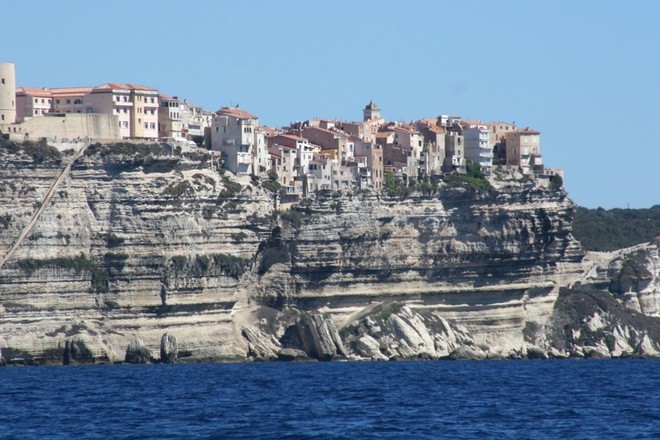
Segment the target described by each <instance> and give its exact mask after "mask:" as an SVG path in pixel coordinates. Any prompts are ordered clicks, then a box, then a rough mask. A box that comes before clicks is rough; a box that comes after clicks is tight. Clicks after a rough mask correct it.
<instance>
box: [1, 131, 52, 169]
mask: <svg viewBox="0 0 660 440" xmlns="http://www.w3.org/2000/svg"><path fill="white" fill-rule="evenodd" d="M21 152H22V153H24V154H26V155H28V156H30V157H31V158H32V161H33V162H34V163H35V164H44V163H49V162H53V163H55V164H56V165H59V163H60V161H61V160H62V153H60V152H59V150H58V149H57V148H55V147H51V146H50V145H48V142H47V141H46V140H45V139H42V140H40V141H39V142H32V141H26V142H23V143H22V144H19V143H16V142H12V141H9V140H7V139H4V138H2V137H0V156H2V155H3V154H17V153H21Z"/></svg>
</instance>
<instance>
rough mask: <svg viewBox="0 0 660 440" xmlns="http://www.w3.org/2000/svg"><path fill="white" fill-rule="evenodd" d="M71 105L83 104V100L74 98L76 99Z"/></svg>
mask: <svg viewBox="0 0 660 440" xmlns="http://www.w3.org/2000/svg"><path fill="white" fill-rule="evenodd" d="M73 103H74V104H82V103H83V100H82V99H80V98H76V99H75V100H74V101H73Z"/></svg>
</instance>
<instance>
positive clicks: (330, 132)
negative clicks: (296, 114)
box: [305, 127, 346, 137]
mask: <svg viewBox="0 0 660 440" xmlns="http://www.w3.org/2000/svg"><path fill="white" fill-rule="evenodd" d="M305 130H318V131H322V132H324V133H329V134H333V135H336V136H344V137H346V135H345V134H344V133H341V132H339V131H335V130H328V129H327V128H321V127H305Z"/></svg>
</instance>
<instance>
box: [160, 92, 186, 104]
mask: <svg viewBox="0 0 660 440" xmlns="http://www.w3.org/2000/svg"><path fill="white" fill-rule="evenodd" d="M158 98H160V100H161V101H174V102H181V100H180V99H179V98H173V97H171V96H168V95H165V94H163V93H159V94H158Z"/></svg>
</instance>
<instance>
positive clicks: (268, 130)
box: [259, 125, 278, 137]
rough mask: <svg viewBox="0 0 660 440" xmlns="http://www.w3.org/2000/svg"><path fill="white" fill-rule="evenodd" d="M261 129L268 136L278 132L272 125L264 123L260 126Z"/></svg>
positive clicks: (275, 134)
mask: <svg viewBox="0 0 660 440" xmlns="http://www.w3.org/2000/svg"><path fill="white" fill-rule="evenodd" d="M259 129H260V130H261V131H262V132H264V133H265V134H266V136H271V137H272V136H277V134H278V132H277V130H275V129H274V128H272V127H268V126H266V125H263V126H261V127H259Z"/></svg>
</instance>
